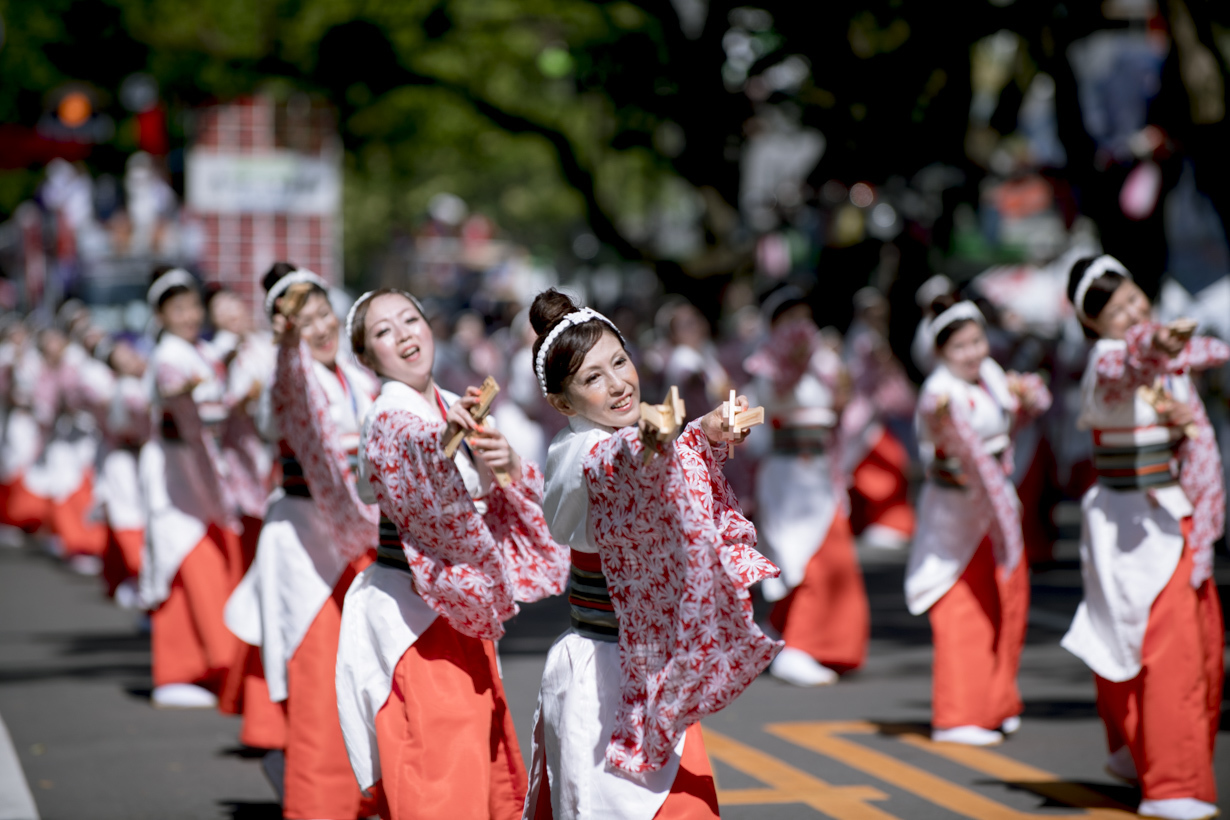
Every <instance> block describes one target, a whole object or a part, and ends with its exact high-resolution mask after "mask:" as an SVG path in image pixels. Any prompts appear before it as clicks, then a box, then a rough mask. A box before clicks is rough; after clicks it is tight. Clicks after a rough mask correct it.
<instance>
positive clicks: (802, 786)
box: [704, 728, 896, 820]
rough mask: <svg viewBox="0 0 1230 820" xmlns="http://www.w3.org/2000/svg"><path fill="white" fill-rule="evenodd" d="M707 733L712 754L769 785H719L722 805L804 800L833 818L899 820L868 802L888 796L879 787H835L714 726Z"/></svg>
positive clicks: (705, 730)
mask: <svg viewBox="0 0 1230 820" xmlns="http://www.w3.org/2000/svg"><path fill="white" fill-rule="evenodd" d="M704 733H705V751H707V752H708V753H709V757H711V758H713V759H714V760H720V761H722V762H723V763H725V764H727V765H728V766H730V767H732V768H734V769H738V770H739V771H741V772H743V773H744V774H747V775H751V776H752V777H754V778H756V779H757V780H759V781H760V782H762V783H767V784H768V788H763V789H728V790H722V789H720V788H719V789H718V793H717V797H718V804H719V805H722V806H748V805H764V804H769V803H802V804H803V805H806V806H810V807H811V808H813V809H815V810H816V811H818V812H820V813H821V814H824V815H827V816H828V817H832V818H834V820H896V818H895V817H894V816H893V815H891V814H888V813H887V812H884V811H881V810H880V809H877V808H876V807H875V806H869V805H867V801H868V800H887V799H888V795H887V794H885V793H884V792H882V791H880V790H879V789H877V788H874V787H872V786H833V785H831V784H829V783H825V782H824V781H823V780H821V779H819V778H818V777H814V776H812V775H810V774H808V773H807V772H804V771H801V770H799V769H796V768H794V767H793V766H790V765H788V764H786V763H783V762H782V761H780V760H778V759H777V758H775V757H773V756H771V755H768V754H765V753H764V752H762V751H760V750H759V749H753V748H752V747H751V746H745V745H743V744H742V743H740V742H738V741H737V740H734V739H732V738H729V737H727V736H726V735H723V734H720V733H718V732H715V731H713V730H712V729H709V728H704ZM715 780H716V778H715Z"/></svg>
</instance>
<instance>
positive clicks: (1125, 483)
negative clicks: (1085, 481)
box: [1093, 425, 1183, 490]
mask: <svg viewBox="0 0 1230 820" xmlns="http://www.w3.org/2000/svg"><path fill="white" fill-rule="evenodd" d="M1182 441H1183V430H1182V428H1179V427H1167V426H1162V425H1156V426H1151V427H1135V428H1130V427H1129V428H1119V429H1104V430H1096V429H1095V430H1094V431H1093V468H1094V470H1095V471H1096V472H1097V475H1098V483H1099V484H1101V485H1102V486H1103V487H1108V488H1110V489H1112V490H1146V489H1149V488H1151V487H1163V486H1166V485H1168V484H1174V483H1175V482H1177V481H1178V480H1179V459H1178V456H1177V452H1176V451H1177V450H1178V448H1179V444H1180V443H1182Z"/></svg>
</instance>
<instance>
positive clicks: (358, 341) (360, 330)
mask: <svg viewBox="0 0 1230 820" xmlns="http://www.w3.org/2000/svg"><path fill="white" fill-rule="evenodd" d="M393 293H395V294H397V295H398V296H404V297H406V299H408V300H409V301H410V304H412V305H414V309H415V310H417V311H418V312H419V315H420V316H422V317H423V321H424V322H426V321H427V314H425V313H424V312H423V307H422V305H420V304H419V301H418V300H417V299H415V298H414V297H413V296H411V295H410V293H408V292H407V291H404V290H402V289H401V288H377V289H376V290H374V291H372V295H371V296H369V297H367V298H366V299H365V300H363V304H361V305H359V308H358V310H356V311H355V312H354V324H353V325H352V326H351V328H350V349H351V350H352V351H353V352H354V355H355V358H356V359H358V360H359V361H361V362H363V363H364V364H366V365H368V366H369V367H370V366H371V365H370V363H369V362H368V360H367V357H366V354H367V309H368V308H370V307H371V306H372V302H374V301H376V300H377V299H379V298H380V297H381V296H388V295H390V294H393Z"/></svg>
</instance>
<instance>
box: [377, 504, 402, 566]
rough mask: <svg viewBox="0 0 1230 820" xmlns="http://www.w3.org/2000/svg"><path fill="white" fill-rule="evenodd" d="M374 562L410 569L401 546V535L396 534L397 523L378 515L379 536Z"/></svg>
mask: <svg viewBox="0 0 1230 820" xmlns="http://www.w3.org/2000/svg"><path fill="white" fill-rule="evenodd" d="M376 563H377V564H383V565H384V566H386V567H392V568H393V569H400V570H402V571H403V572H409V571H410V562H409V561H407V560H406V551H405V550H404V549H402V547H401V536H400V535H398V534H397V525H396V524H394V523H393V522H392V521H390V520H389V519H388V518H385V517H384V516H383V515H381V516H380V536H379V542H378V543H377V545H376Z"/></svg>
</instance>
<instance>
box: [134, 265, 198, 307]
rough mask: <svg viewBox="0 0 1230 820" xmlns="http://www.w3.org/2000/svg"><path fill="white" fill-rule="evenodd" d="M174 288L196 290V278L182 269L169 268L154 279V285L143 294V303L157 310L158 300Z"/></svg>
mask: <svg viewBox="0 0 1230 820" xmlns="http://www.w3.org/2000/svg"><path fill="white" fill-rule="evenodd" d="M174 287H185V288H192V289H193V290H196V287H197V284H196V277H195V276H193V275H192V274H190V273H188V271H186V270H184V269H183V268H171V269H170V270H169V271H167V272H166V273H164V274H162V276H159V277H158V278H157V279H155V280H154V284H152V285H150V286H149V290H148V291H146V292H145V301H146V302H148V303H149V306H150V307H152V308H155V309H157V307H158V300H159V299H161V298H162V295H163V294H164V293H166V292H167V291H168V290H170V289H171V288H174Z"/></svg>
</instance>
